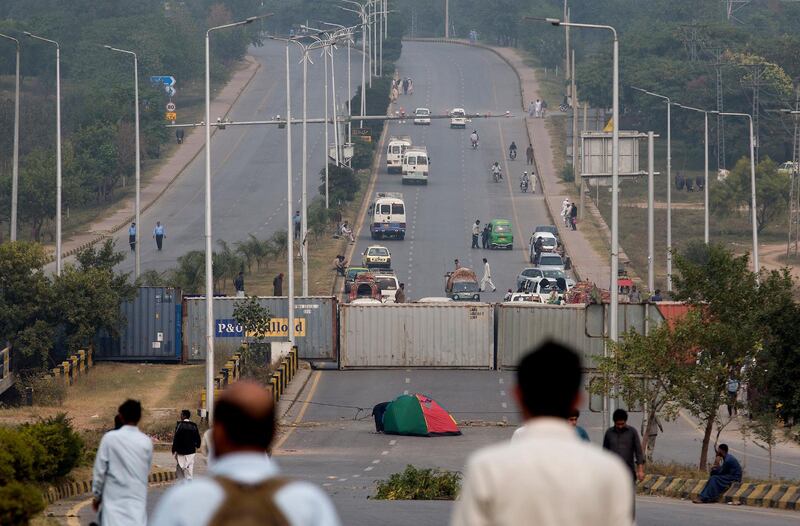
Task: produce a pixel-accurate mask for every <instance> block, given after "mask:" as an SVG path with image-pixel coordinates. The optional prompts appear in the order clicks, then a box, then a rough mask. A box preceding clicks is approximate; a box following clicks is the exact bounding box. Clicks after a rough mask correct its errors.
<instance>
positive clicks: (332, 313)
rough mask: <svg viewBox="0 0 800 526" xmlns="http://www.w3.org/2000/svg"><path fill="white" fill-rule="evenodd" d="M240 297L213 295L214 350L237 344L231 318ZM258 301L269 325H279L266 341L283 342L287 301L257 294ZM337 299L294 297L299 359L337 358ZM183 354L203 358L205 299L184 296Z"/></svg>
mask: <svg viewBox="0 0 800 526" xmlns="http://www.w3.org/2000/svg"><path fill="white" fill-rule="evenodd" d="M241 300H242V298H236V297H227V296H226V297H215V298H214V328H215V334H214V350H215V351H219V352H222V353H226V352H228V353H233V352H236V351H237V350H239V347H240V346H241V342H242V338H243V336H244V335H243V333H242V330H241V327H238V325H237V323H236V321H235V320H234V319H233V311H234V309H235V308H236V303H237V302H238V301H241ZM258 302H259V304H261V305H262V306H264V307H267V308H268V309H269V310H270V312H271V313H272V318H273V325H275V326H276V327H279V329H278V330H276V332H275V336H274V337H268V338H266V341H286V340H287V338H288V329H287V327H286V326H285V325H283V326H282V327H281V326H280V325H279V324H280V322H281V320H282V321H283V322H284V324H285V322H286V320H287V318H288V314H289V300H288V298H286V297H275V296H261V297H259V298H258ZM336 305H337V301H336V299H335V298H333V297H327V296H313V297H307V298H302V297H300V298H295V300H294V307H295V310H294V315H295V326H296V328H297V330H295V336H296V342H297V351H298V357H299V358H301V359H303V360H320V361H335V360H337V358H338V330H337V329H338V325H337V315H336V314H337V310H336ZM183 346H184V356H185V358H186V360H188V361H197V360H205V357H206V302H205V298H203V297H202V296H201V297H191V298H185V299H184V316H183Z"/></svg>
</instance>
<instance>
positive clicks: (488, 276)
mask: <svg viewBox="0 0 800 526" xmlns="http://www.w3.org/2000/svg"><path fill="white" fill-rule="evenodd" d="M487 285H489V286H490V287H492V292H494V291H496V290H497V287H495V286H494V283H493V282H492V268H491V267H490V266H489V260H487V259H486V258H483V278H482V279H481V292H484V291H485V290H486V286H487Z"/></svg>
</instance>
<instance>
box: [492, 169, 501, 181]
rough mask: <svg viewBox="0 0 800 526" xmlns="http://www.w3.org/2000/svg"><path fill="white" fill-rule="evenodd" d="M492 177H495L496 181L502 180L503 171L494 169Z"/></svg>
mask: <svg viewBox="0 0 800 526" xmlns="http://www.w3.org/2000/svg"><path fill="white" fill-rule="evenodd" d="M492 177H493V178H494V182H495V183H499V182H500V180H501V179H502V178H503V172H501V171H499V170H498V171H494V170H492Z"/></svg>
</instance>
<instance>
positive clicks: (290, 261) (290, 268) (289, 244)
mask: <svg viewBox="0 0 800 526" xmlns="http://www.w3.org/2000/svg"><path fill="white" fill-rule="evenodd" d="M290 72H291V69H290V67H289V43H288V42H287V43H286V265H287V267H286V268H287V274H288V277H289V315H288V319H287V328H286V332H287V334H288V336H289V343H290V344H291V345H294V254H293V253H292V251H293V250H294V236H293V235H292V202H293V201H292V86H291V82H290V79H289V74H290ZM325 96H326V97H327V93H326V94H325ZM326 126H327V123H326ZM325 147H326V148H327V145H325Z"/></svg>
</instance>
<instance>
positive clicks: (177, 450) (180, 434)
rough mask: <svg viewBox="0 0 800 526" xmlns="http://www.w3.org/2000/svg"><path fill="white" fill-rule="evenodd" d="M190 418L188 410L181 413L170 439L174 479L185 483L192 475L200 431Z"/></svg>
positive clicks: (190, 414)
mask: <svg viewBox="0 0 800 526" xmlns="http://www.w3.org/2000/svg"><path fill="white" fill-rule="evenodd" d="M191 417H192V413H190V412H189V410H188V409H184V410H183V411H181V419H180V421H178V423H177V424H176V425H175V435H174V436H173V437H172V454H173V455H175V462H176V463H177V466H176V468H175V478H176V479H178V480H185V481H187V482H189V481H191V480H192V476H193V475H194V457H195V454H196V453H197V448H199V447H200V431H199V430H198V429H197V424H195V423H194V422H192V420H191Z"/></svg>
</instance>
